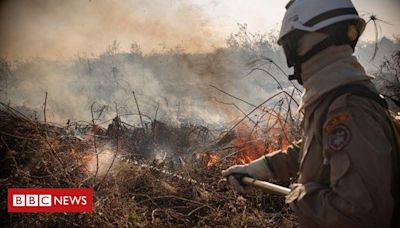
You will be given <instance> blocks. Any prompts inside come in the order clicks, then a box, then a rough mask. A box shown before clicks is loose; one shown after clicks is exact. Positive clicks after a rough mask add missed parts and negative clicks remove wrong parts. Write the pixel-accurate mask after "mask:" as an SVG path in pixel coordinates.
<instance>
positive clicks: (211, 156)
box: [207, 153, 219, 167]
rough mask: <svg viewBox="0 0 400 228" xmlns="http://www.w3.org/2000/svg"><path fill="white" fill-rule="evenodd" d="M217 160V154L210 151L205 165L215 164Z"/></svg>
mask: <svg viewBox="0 0 400 228" xmlns="http://www.w3.org/2000/svg"><path fill="white" fill-rule="evenodd" d="M218 161H219V155H218V154H216V153H210V154H209V160H208V162H207V166H208V167H210V166H213V165H215V164H217V162H218Z"/></svg>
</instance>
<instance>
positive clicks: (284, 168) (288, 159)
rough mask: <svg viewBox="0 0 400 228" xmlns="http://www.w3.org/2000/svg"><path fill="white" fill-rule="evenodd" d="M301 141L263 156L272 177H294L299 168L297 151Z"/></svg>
mask: <svg viewBox="0 0 400 228" xmlns="http://www.w3.org/2000/svg"><path fill="white" fill-rule="evenodd" d="M301 143H302V142H301V141H299V142H297V143H294V144H293V145H291V146H290V147H289V148H288V149H287V150H286V151H281V150H279V151H276V152H273V153H271V154H268V155H267V156H265V158H266V159H267V162H268V165H269V168H270V169H271V171H272V173H273V175H274V179H277V180H280V181H289V179H290V178H291V177H296V176H297V172H298V170H299V153H300V146H299V144H301Z"/></svg>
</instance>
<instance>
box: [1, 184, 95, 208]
mask: <svg viewBox="0 0 400 228" xmlns="http://www.w3.org/2000/svg"><path fill="white" fill-rule="evenodd" d="M92 211H93V189H91V188H9V189H8V212H92Z"/></svg>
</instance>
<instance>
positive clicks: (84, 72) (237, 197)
mask: <svg viewBox="0 0 400 228" xmlns="http://www.w3.org/2000/svg"><path fill="white" fill-rule="evenodd" d="M246 29H247V27H246V25H240V28H239V32H238V33H236V34H233V35H232V36H231V37H230V38H229V39H228V40H227V47H226V48H221V49H217V50H215V51H214V52H212V53H203V54H187V53H184V52H183V51H182V50H181V49H179V48H176V49H171V50H165V52H161V53H152V54H148V55H146V54H143V52H142V50H141V49H140V46H138V45H137V44H136V43H134V44H133V45H132V48H131V50H130V52H129V53H127V52H122V51H120V49H119V48H120V47H119V43H118V42H116V41H115V42H113V43H112V44H111V45H110V46H109V47H108V48H107V50H106V51H105V52H104V53H103V54H101V55H99V56H96V57H88V56H84V55H83V56H77V57H76V58H75V59H73V60H70V61H59V60H54V61H50V60H44V59H40V58H38V59H32V60H29V61H15V62H10V61H6V60H4V59H0V184H1V186H3V188H1V192H0V198H1V205H0V207H1V212H0V225H2V226H12V227H20V226H30V225H33V226H55V227H59V226H60V227H64V226H68V227H69V226H79V227H93V226H99V227H104V226H107V227H108V226H124V227H153V226H156V227H176V226H178V227H187V226H206V227H220V226H232V227H296V226H297V221H296V218H295V216H294V215H293V214H292V213H291V211H290V209H289V208H288V207H287V206H286V205H285V204H284V199H283V198H281V197H278V196H274V195H271V194H268V193H265V192H261V191H259V190H257V189H250V190H249V191H248V192H247V193H244V194H238V193H236V192H234V191H232V190H231V188H229V186H228V184H227V183H226V181H225V180H224V179H223V178H222V176H221V170H223V169H225V168H227V167H229V166H231V165H234V164H245V163H248V162H250V161H252V160H255V159H257V158H258V157H260V156H262V155H265V154H268V153H271V152H273V151H276V150H285V149H287V148H288V146H289V145H290V144H291V142H294V141H296V140H298V139H300V136H301V132H300V122H301V118H302V116H301V113H297V108H298V106H299V104H298V100H299V98H300V94H301V91H300V90H299V89H298V88H297V86H296V85H295V84H291V83H290V82H288V81H287V72H285V71H284V70H282V68H280V66H281V65H284V63H283V62H282V56H283V53H282V52H281V51H280V50H278V49H276V48H275V47H274V44H273V43H275V38H274V36H272V35H271V34H251V33H249V32H247V30H246ZM393 45H397V47H398V44H393ZM266 56H268V57H266ZM390 66H392V65H390ZM396 72H397V71H396ZM386 73H387V72H386ZM395 82H396V81H395ZM397 82H398V80H397ZM205 83H206V85H204V84H205ZM394 92H395V91H394ZM44 95H45V96H44ZM393 95H395V94H393ZM43 97H44V102H43ZM83 120H86V121H83ZM281 184H284V185H287V184H289V183H281ZM10 187H21V188H28V187H43V188H45V187H48V188H58V187H59V188H80V187H88V188H93V189H94V192H95V193H94V199H93V200H94V201H93V209H94V212H93V213H83V214H72V213H68V214H67V213H52V214H50V213H49V214H45V213H37V214H34V213H29V214H28V213H20V214H9V213H6V211H7V205H6V202H7V201H6V197H7V188H10Z"/></svg>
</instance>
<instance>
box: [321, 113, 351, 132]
mask: <svg viewBox="0 0 400 228" xmlns="http://www.w3.org/2000/svg"><path fill="white" fill-rule="evenodd" d="M349 119H351V116H350V113H341V114H338V115H336V116H334V117H332V118H330V119H329V120H328V122H327V123H326V124H325V127H324V131H325V133H329V132H331V130H332V129H333V128H334V127H336V125H338V124H341V123H344V122H347V121H348V120H349Z"/></svg>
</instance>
